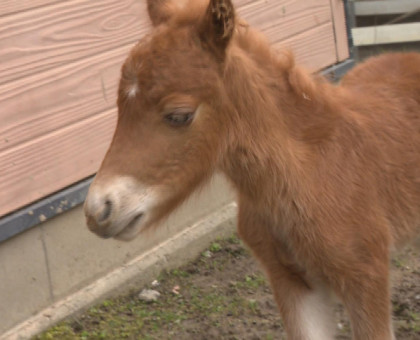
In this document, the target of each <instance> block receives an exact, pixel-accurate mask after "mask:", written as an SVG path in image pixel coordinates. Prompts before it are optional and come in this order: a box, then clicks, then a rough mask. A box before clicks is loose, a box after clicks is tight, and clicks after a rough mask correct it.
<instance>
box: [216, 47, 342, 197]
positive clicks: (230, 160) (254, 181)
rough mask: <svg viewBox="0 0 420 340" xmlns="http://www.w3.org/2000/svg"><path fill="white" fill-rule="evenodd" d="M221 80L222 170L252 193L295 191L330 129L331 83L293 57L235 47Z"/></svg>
mask: <svg viewBox="0 0 420 340" xmlns="http://www.w3.org/2000/svg"><path fill="white" fill-rule="evenodd" d="M264 57H265V59H267V60H265V62H264ZM288 58H292V57H291V56H288ZM225 86H226V92H227V95H228V97H229V100H230V103H231V106H232V107H231V110H232V111H233V112H229V115H230V117H229V119H230V125H231V132H230V135H231V137H232V138H231V139H232V140H231V149H230V150H229V153H228V156H227V158H226V160H225V162H224V170H225V172H226V174H227V175H228V177H230V178H231V180H232V181H233V182H234V184H235V185H236V186H237V188H238V189H239V191H240V192H241V193H243V194H245V195H247V196H250V197H251V198H252V199H260V198H263V197H264V198H265V199H275V198H274V197H270V196H271V195H278V194H279V191H280V192H281V194H284V195H286V196H296V195H297V191H298V190H301V187H302V186H301V185H299V182H300V181H302V180H304V178H305V176H306V175H308V171H309V170H308V168H309V167H310V164H313V162H314V161H315V158H316V155H317V154H318V153H319V150H320V148H322V146H323V145H324V144H325V143H327V142H328V140H329V139H330V138H331V137H332V135H333V134H334V130H335V123H336V121H337V119H338V118H337V115H336V113H335V112H334V111H335V109H334V104H333V103H332V102H331V101H330V100H329V99H328V98H329V96H334V94H333V92H334V91H335V88H334V87H333V86H332V85H330V84H327V83H325V82H323V81H320V80H317V79H316V78H314V77H313V76H312V75H310V74H309V73H307V72H305V71H302V70H301V69H300V68H298V67H296V66H295V65H294V61H293V60H287V61H285V62H284V61H283V62H282V61H281V60H279V59H276V58H274V57H272V56H271V55H268V54H266V55H265V56H263V58H262V57H261V56H257V57H255V56H249V54H248V53H247V51H243V50H241V49H237V50H234V49H233V51H232V55H230V56H229V58H228V59H227V64H226V73H225ZM262 201H264V199H262Z"/></svg>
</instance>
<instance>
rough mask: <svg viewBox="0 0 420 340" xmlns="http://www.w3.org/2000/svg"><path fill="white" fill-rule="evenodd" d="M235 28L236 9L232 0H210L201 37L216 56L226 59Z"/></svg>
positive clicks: (202, 24)
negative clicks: (227, 48)
mask: <svg viewBox="0 0 420 340" xmlns="http://www.w3.org/2000/svg"><path fill="white" fill-rule="evenodd" d="M234 30H235V9H234V7H233V4H232V1H231V0H210V3H209V5H208V7H207V10H206V13H205V15H204V18H203V20H202V22H201V25H200V38H201V40H202V42H203V43H204V44H205V45H207V46H208V47H209V48H210V49H211V50H212V51H213V52H214V53H216V56H217V57H219V58H221V59H224V57H225V50H226V47H227V46H228V44H229V41H230V40H231V38H232V36H233V32H234Z"/></svg>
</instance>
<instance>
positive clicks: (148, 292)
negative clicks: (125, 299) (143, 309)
mask: <svg viewBox="0 0 420 340" xmlns="http://www.w3.org/2000/svg"><path fill="white" fill-rule="evenodd" d="M159 296H160V293H159V292H158V291H157V290H153V289H143V290H142V291H141V292H140V294H139V299H140V300H142V301H145V302H154V301H157V299H158V298H159Z"/></svg>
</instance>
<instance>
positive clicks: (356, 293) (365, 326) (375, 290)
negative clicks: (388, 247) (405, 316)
mask: <svg viewBox="0 0 420 340" xmlns="http://www.w3.org/2000/svg"><path fill="white" fill-rule="evenodd" d="M388 267H389V265H388V257H387V256H386V255H384V256H383V257H382V258H377V259H376V260H375V259H374V260H372V261H371V263H370V264H369V263H366V262H365V263H363V264H359V265H358V266H357V267H355V268H351V267H348V268H347V271H346V272H345V273H342V277H341V278H340V279H339V280H340V281H341V282H337V284H336V287H335V288H336V289H335V290H336V293H337V295H339V296H340V297H341V299H342V300H343V303H344V305H345V307H346V309H347V311H348V312H349V316H350V321H351V326H352V331H353V339H355V340H392V339H395V338H394V335H393V330H392V322H391V302H390V287H389V282H388V279H389V268H388ZM353 269H354V270H353Z"/></svg>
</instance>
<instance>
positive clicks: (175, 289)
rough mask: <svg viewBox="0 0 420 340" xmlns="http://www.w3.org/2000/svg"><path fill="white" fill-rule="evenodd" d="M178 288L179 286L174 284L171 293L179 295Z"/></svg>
mask: <svg viewBox="0 0 420 340" xmlns="http://www.w3.org/2000/svg"><path fill="white" fill-rule="evenodd" d="M179 290H180V287H179V286H175V287H174V288H172V293H174V294H175V295H179Z"/></svg>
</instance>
